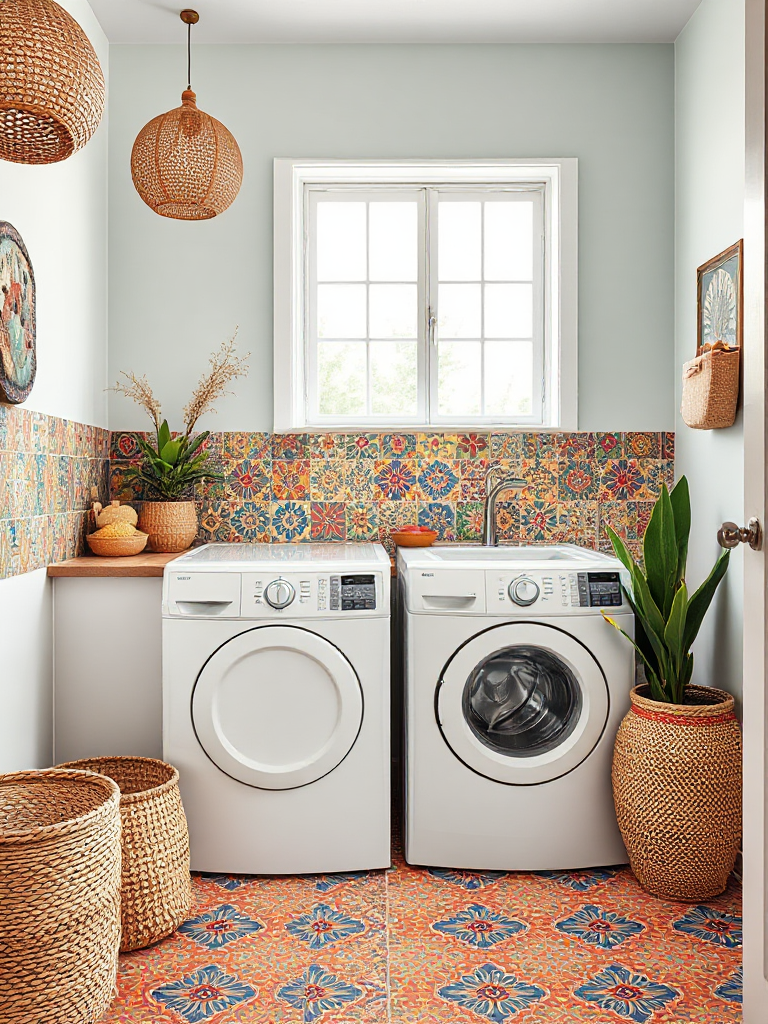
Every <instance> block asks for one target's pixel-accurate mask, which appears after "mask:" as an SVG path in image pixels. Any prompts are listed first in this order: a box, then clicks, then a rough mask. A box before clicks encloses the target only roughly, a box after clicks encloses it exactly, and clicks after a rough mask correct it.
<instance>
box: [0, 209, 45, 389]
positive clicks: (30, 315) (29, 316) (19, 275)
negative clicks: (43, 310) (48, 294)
mask: <svg viewBox="0 0 768 1024" xmlns="http://www.w3.org/2000/svg"><path fill="white" fill-rule="evenodd" d="M36 371H37V354H36V349H35V275H34V272H33V270H32V262H31V260H30V258H29V253H28V252H27V247H26V246H25V245H24V242H23V240H22V238H21V235H20V234H19V233H18V231H17V230H16V228H14V227H13V225H12V224H9V223H8V222H7V221H0V399H4V400H5V401H6V402H11V403H13V404H18V403H19V402H23V401H24V400H25V399H26V398H28V397H29V393H30V391H31V390H32V385H33V384H34V383H35V373H36Z"/></svg>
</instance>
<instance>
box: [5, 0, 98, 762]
mask: <svg viewBox="0 0 768 1024" xmlns="http://www.w3.org/2000/svg"><path fill="white" fill-rule="evenodd" d="M59 2H60V4H61V6H63V7H64V8H66V10H67V11H69V13H70V14H71V15H72V16H73V17H74V18H76V19H77V21H78V22H79V24H80V25H81V26H82V28H83V30H84V31H85V32H86V34H87V35H88V37H89V39H90V40H91V42H92V43H93V46H94V48H95V50H96V52H97V54H98V57H99V61H100V62H101V66H102V69H103V71H104V75H105V78H107V79H108V77H109V43H108V41H107V38H106V36H105V35H104V33H103V32H102V30H101V28H100V27H99V23H98V22H97V21H96V17H95V15H94V13H93V11H92V10H91V8H90V7H89V5H88V3H87V0H59ZM107 134H108V117H107V113H106V111H105V113H104V118H103V120H102V122H101V124H100V125H99V127H98V129H97V130H96V133H95V134H94V136H93V138H92V139H91V140H90V142H89V143H88V145H87V146H86V147H85V148H84V149H82V150H80V151H79V152H77V153H75V154H74V155H73V156H71V157H69V159H68V160H65V161H62V162H60V163H55V164H48V165H43V166H39V165H38V166H30V165H29V164H16V163H9V162H8V161H2V160H0V197H2V203H1V204H0V219H2V220H7V221H10V222H11V224H13V225H14V227H15V228H17V230H18V231H19V233H20V234H21V236H22V238H23V239H24V241H25V243H26V246H27V249H28V251H29V255H30V259H31V260H32V267H33V270H34V272H35V284H36V288H37V317H36V326H37V377H36V379H35V385H34V387H33V389H32V393H31V395H30V396H29V399H28V400H27V401H26V402H25V404H24V407H25V408H26V409H34V410H36V411H38V412H43V413H49V414H51V415H53V416H62V417H65V418H67V419H72V420H76V421H79V422H82V423H92V424H96V425H98V426H106V425H107V422H106V421H107V396H106V394H105V391H104V388H105V385H106V364H107ZM8 458H10V456H8ZM2 461H3V460H2V457H0V463H2ZM4 471H5V467H4V466H3V465H2V464H0V478H2V476H3V475H4ZM30 486H31V487H32V486H33V484H31V483H30ZM2 492H3V488H2V487H0V496H1V495H2ZM0 540H1V539H0ZM51 584H52V581H51V580H49V579H48V578H47V576H46V573H45V569H38V570H36V571H35V572H30V573H26V574H25V575H23V576H14V577H11V578H9V579H4V580H0V645H1V646H2V651H3V656H2V665H1V666H0V709H1V710H0V772H5V771H16V770H18V769H22V768H44V767H47V766H48V765H50V763H51V758H52V756H53V713H52V712H53V703H52V701H53V678H52V671H53V664H52V644H53V618H52V615H53V609H52V602H51Z"/></svg>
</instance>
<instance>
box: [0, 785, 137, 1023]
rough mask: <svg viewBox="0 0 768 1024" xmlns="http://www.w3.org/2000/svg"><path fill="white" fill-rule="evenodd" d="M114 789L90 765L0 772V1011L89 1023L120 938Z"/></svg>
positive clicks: (108, 991) (104, 997) (102, 999)
mask: <svg viewBox="0 0 768 1024" xmlns="http://www.w3.org/2000/svg"><path fill="white" fill-rule="evenodd" d="M119 799H120V794H119V791H118V788H117V786H116V785H115V784H114V782H112V781H111V780H110V779H105V778H104V777H103V776H101V775H93V774H92V773H90V772H82V771H63V770H57V769H49V770H47V771H36V772H33V771H30V772H14V773H12V774H8V775H0V1019H2V1021H3V1024H91V1022H92V1021H96V1020H99V1019H100V1018H101V1016H102V1015H103V1014H104V1012H105V1011H106V1010H107V1008H108V1007H109V1004H110V1003H111V1001H112V994H113V989H114V985H115V979H116V976H117V953H118V947H119V945H120V811H119Z"/></svg>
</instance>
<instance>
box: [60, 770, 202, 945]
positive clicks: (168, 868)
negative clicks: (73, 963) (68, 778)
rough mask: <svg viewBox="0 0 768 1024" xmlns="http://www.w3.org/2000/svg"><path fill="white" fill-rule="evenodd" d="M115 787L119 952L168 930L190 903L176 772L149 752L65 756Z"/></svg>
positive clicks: (183, 819) (186, 837)
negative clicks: (119, 856) (117, 797)
mask: <svg viewBox="0 0 768 1024" xmlns="http://www.w3.org/2000/svg"><path fill="white" fill-rule="evenodd" d="M65 767H67V768H75V767H77V768H87V769H88V770H89V771H93V772H99V773H101V774H102V775H107V776H109V778H110V779H113V780H114V781H115V782H116V783H117V784H118V786H119V787H120V816H121V818H122V822H123V833H122V835H123V879H122V923H123V937H122V942H121V943H120V950H121V952H123V953H125V952H127V951H128V950H131V949H143V948H144V947H145V946H151V945H153V944H154V943H155V942H159V941H160V939H164V938H165V937H166V935H170V934H171V932H174V931H175V930H176V929H177V928H178V926H179V925H180V924H181V923H182V921H184V920H185V918H186V916H187V914H188V913H189V908H190V906H191V905H192V882H191V879H190V874H189V833H188V832H187V819H186V817H185V815H184V808H183V807H182V805H181V795H180V794H179V773H178V772H177V771H176V769H175V768H174V767H173V766H172V765H169V764H165V762H164V761H156V760H154V759H153V758H150V757H94V758H88V759H85V760H82V761H71V762H70V763H69V764H67V765H66V766H65Z"/></svg>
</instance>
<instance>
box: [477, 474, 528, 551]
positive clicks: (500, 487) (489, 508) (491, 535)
mask: <svg viewBox="0 0 768 1024" xmlns="http://www.w3.org/2000/svg"><path fill="white" fill-rule="evenodd" d="M496 473H498V467H497V466H491V468H490V469H489V470H488V472H487V473H486V474H485V509H484V511H483V544H484V545H485V547H487V548H490V547H496V546H497V545H498V543H499V538H498V534H497V531H496V499H497V498H498V497H499V495H500V494H503V493H504V492H505V491H515V492H516V493H517V494H519V493H520V491H522V490H523V489H524V488H525V487H527V486H528V481H527V480H523V479H522V478H521V477H519V476H504V477H502V478H501V479H500V480H497V481H496V482H495V483H492V481H493V477H494V476H495V475H496Z"/></svg>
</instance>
